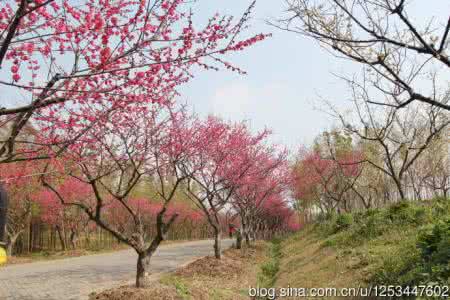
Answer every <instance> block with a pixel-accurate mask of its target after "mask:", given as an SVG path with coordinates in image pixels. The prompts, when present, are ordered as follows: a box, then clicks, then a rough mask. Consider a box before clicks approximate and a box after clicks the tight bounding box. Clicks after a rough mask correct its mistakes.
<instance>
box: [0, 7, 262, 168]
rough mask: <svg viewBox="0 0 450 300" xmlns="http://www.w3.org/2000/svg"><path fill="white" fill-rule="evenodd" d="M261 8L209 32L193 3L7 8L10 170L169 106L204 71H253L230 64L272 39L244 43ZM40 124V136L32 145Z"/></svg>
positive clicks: (0, 38)
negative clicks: (233, 56) (231, 56)
mask: <svg viewBox="0 0 450 300" xmlns="http://www.w3.org/2000/svg"><path fill="white" fill-rule="evenodd" d="M253 6H254V2H253V3H251V4H250V6H249V9H248V10H247V11H246V12H244V14H243V16H242V17H241V18H239V19H237V20H235V19H234V18H233V17H232V16H220V15H219V14H216V15H214V16H212V17H211V18H209V19H208V21H207V22H206V25H204V26H203V27H199V26H197V25H195V24H199V23H200V22H197V20H196V19H195V15H194V11H193V10H192V9H191V5H190V1H185V0H157V1H151V0H143V1H124V0H118V1H109V0H82V1H78V2H76V3H73V2H72V1H69V0H36V1H28V0H20V1H13V0H7V1H3V2H1V4H0V31H1V33H0V67H1V70H2V71H1V73H2V80H0V88H1V92H0V94H2V95H5V96H6V97H8V98H11V101H9V102H8V103H7V105H6V106H7V107H2V108H0V117H1V118H2V119H1V120H0V125H1V128H0V129H1V130H0V131H2V133H1V136H0V162H11V161H18V160H28V159H36V158H48V157H51V156H55V155H58V154H60V153H62V152H64V151H65V150H67V148H68V147H69V145H71V144H72V143H73V142H74V141H76V140H77V139H79V138H80V137H81V136H83V135H85V134H88V132H89V131H90V130H93V129H92V128H93V127H95V126H102V124H105V123H107V122H108V119H109V118H110V117H111V116H112V114H118V113H121V114H124V115H127V112H128V111H130V110H133V109H137V107H149V106H152V105H154V104H155V103H159V104H162V103H166V102H167V101H168V100H169V99H171V97H173V95H174V94H176V93H177V91H176V87H177V86H179V85H180V84H182V83H185V82H186V81H188V80H189V79H190V78H191V77H193V74H192V73H191V70H192V67H194V66H197V67H201V68H204V69H213V70H217V69H218V68H219V67H221V66H222V67H225V68H228V69H231V70H233V71H237V72H241V73H243V71H241V70H240V69H239V68H237V67H235V66H233V65H231V64H230V63H229V62H227V61H226V60H224V59H223V58H222V57H223V56H224V55H225V54H227V53H229V52H237V51H241V50H243V49H245V48H247V47H249V46H251V45H252V44H254V43H256V42H258V41H260V40H262V39H264V38H265V37H266V35H263V34H260V35H256V36H253V37H249V38H240V34H241V33H242V31H243V29H244V28H246V26H247V23H248V20H249V17H250V11H251V9H252V8H253ZM19 94H20V95H22V97H21V99H18V98H17V96H16V95H19ZM30 123H31V124H33V126H35V127H37V128H38V131H37V132H36V134H35V136H34V137H33V138H32V139H27V140H23V139H21V138H20V133H21V132H22V131H23V130H24V128H26V126H27V124H30ZM22 144H25V145H28V146H31V145H32V146H33V147H32V149H29V150H28V151H27V153H26V154H27V155H25V153H24V152H23V151H22V150H23V149H24V148H23V147H18V145H22ZM31 153H32V154H33V155H30V154H31Z"/></svg>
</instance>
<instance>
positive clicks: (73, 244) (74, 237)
mask: <svg viewBox="0 0 450 300" xmlns="http://www.w3.org/2000/svg"><path fill="white" fill-rule="evenodd" d="M77 238H78V237H77V233H76V231H74V230H72V231H71V232H70V246H71V247H72V250H75V249H76V246H77V245H76V243H77Z"/></svg>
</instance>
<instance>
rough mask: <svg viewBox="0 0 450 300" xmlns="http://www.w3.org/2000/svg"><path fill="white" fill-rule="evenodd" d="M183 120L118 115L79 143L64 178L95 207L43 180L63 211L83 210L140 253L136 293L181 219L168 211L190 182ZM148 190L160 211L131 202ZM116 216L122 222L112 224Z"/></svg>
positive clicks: (164, 114)
mask: <svg viewBox="0 0 450 300" xmlns="http://www.w3.org/2000/svg"><path fill="white" fill-rule="evenodd" d="M184 116H185V114H184V113H183V112H179V111H173V110H169V109H165V110H163V109H161V108H157V109H154V110H152V111H147V110H141V111H134V112H133V115H132V116H130V117H128V116H125V115H123V114H118V115H113V117H112V118H111V121H109V122H108V123H106V124H105V127H104V128H101V130H98V131H90V133H89V134H88V135H85V136H84V137H83V138H82V139H79V140H78V141H77V143H76V144H74V145H73V147H72V149H73V151H72V152H71V153H67V154H66V155H65V158H66V160H65V165H64V166H63V167H64V168H65V170H64V172H65V173H68V174H69V176H71V177H72V178H75V179H77V180H79V181H80V182H82V183H83V184H87V185H89V187H90V189H91V192H92V194H93V201H89V202H86V201H80V200H76V201H73V200H71V199H69V198H67V197H65V196H64V195H63V194H62V192H61V189H59V188H58V186H57V185H55V183H54V179H53V178H48V177H47V178H45V177H44V178H43V181H44V185H45V186H46V187H47V188H48V189H49V190H50V191H52V192H53V193H54V194H55V195H56V196H57V197H58V199H59V200H60V202H61V203H62V204H63V205H65V206H75V207H78V208H80V209H81V210H83V211H84V213H85V214H86V215H87V216H88V217H89V219H90V220H91V221H93V222H95V223H96V224H97V225H98V226H100V227H101V228H103V229H105V230H106V231H108V232H109V233H110V234H112V235H113V236H114V237H115V238H117V239H118V240H119V241H121V242H123V243H125V244H127V245H129V246H131V247H132V248H133V249H134V250H135V251H136V253H137V255H138V259H137V274H136V286H137V287H143V286H146V285H148V284H149V280H148V279H149V271H150V260H151V257H152V256H153V254H154V253H155V251H156V250H157V248H158V246H159V245H160V243H161V242H162V241H163V240H164V239H165V238H166V236H167V232H168V230H169V228H170V226H171V225H172V224H173V223H174V222H175V220H176V218H177V216H178V213H177V212H176V211H172V212H171V210H170V206H169V205H170V203H171V202H172V200H173V199H174V197H175V195H176V191H177V189H178V188H179V187H180V184H181V182H182V181H183V180H184V179H185V178H184V177H183V175H180V174H179V171H178V170H177V168H176V167H175V166H176V162H177V161H179V160H182V159H185V152H184V151H183V150H184V149H183V147H182V145H180V144H177V143H174V142H173V139H172V137H171V136H172V131H174V128H176V127H178V126H181V125H180V123H182V122H184ZM116 124H123V125H124V126H116ZM146 184H149V185H152V186H153V187H154V188H155V189H156V191H157V197H156V199H154V201H159V203H160V204H159V205H156V206H155V205H150V204H145V201H143V200H139V199H133V198H132V197H131V194H132V192H133V191H134V190H135V189H136V188H137V187H138V186H139V185H146ZM117 210H118V211H120V214H118V215H120V216H121V217H122V220H114V221H111V220H112V218H114V217H115V216H116V215H114V212H115V211H117ZM155 214H156V224H155V225H154V226H155V229H156V230H155V231H156V234H155V235H154V236H151V237H149V235H148V234H147V233H148V232H147V229H148V227H146V225H148V222H146V218H147V217H148V215H150V216H151V215H155Z"/></svg>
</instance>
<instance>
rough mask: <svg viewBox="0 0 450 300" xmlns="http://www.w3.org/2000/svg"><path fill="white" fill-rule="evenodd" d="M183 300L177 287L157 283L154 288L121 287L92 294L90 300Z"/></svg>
mask: <svg viewBox="0 0 450 300" xmlns="http://www.w3.org/2000/svg"><path fill="white" fill-rule="evenodd" d="M144 299H145V300H150V299H158V300H182V299H183V298H182V297H181V296H180V295H178V293H177V290H176V289H175V287H170V286H166V285H163V284H160V283H158V282H155V284H154V285H153V287H152V288H149V289H137V288H135V287H132V286H121V287H119V288H113V289H109V290H106V291H103V292H101V293H99V294H92V295H91V296H90V297H89V300H144Z"/></svg>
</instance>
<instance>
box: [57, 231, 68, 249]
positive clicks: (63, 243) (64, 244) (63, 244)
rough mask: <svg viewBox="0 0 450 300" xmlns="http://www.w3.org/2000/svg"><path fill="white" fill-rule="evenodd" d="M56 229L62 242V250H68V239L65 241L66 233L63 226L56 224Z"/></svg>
mask: <svg viewBox="0 0 450 300" xmlns="http://www.w3.org/2000/svg"><path fill="white" fill-rule="evenodd" d="M56 231H57V232H58V237H59V241H60V242H61V249H62V251H66V249H67V247H66V241H65V239H64V235H63V233H62V231H61V227H59V226H56Z"/></svg>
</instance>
